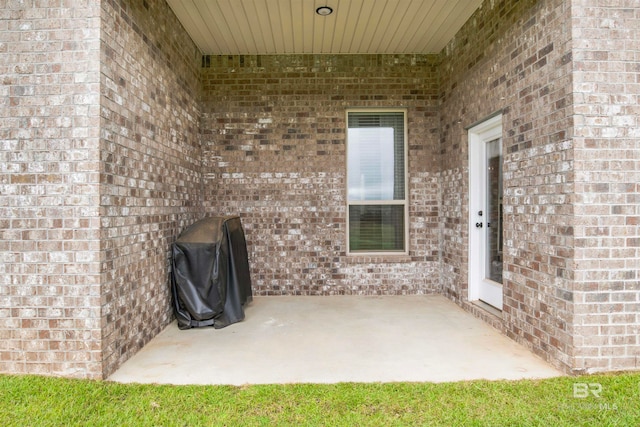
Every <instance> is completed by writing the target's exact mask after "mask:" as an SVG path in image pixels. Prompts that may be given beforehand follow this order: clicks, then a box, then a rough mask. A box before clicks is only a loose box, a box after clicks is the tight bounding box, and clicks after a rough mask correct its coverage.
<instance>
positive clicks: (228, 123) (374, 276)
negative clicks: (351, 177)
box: [202, 55, 439, 295]
mask: <svg viewBox="0 0 640 427" xmlns="http://www.w3.org/2000/svg"><path fill="white" fill-rule="evenodd" d="M208 61H209V67H207V68H204V69H203V81H204V102H203V110H202V111H203V162H204V170H203V172H204V194H205V206H206V210H207V212H208V213H210V214H232V213H233V214H240V215H241V217H242V221H243V224H244V226H245V228H246V232H247V240H248V246H249V254H250V258H251V267H252V277H253V282H254V288H255V291H256V293H257V294H260V295H283V294H306V295H330V294H384V295H386V294H419V293H426V292H434V291H437V290H438V289H439V278H438V274H437V266H438V258H439V255H438V252H439V249H438V220H437V216H438V182H437V175H436V172H437V163H438V158H437V155H436V154H435V149H436V144H437V142H438V115H437V111H438V78H437V67H436V65H437V64H436V62H435V57H433V56H423V55H416V56H412V55H406V56H403V55H399V56H394V55H344V56H341V55H336V56H332V55H283V56H232V57H227V56H223V57H215V56H214V57H209V58H208ZM350 107H381V108H385V107H386V108H396V107H406V108H407V111H408V114H407V117H408V134H409V141H408V144H409V194H410V207H409V215H410V235H411V240H410V243H409V249H410V252H409V255H408V256H403V257H348V256H346V228H345V227H346V200H345V195H346V187H345V186H346V181H345V176H346V175H345V174H346V157H345V154H346V153H345V147H346V145H345V120H346V109H347V108H350Z"/></svg>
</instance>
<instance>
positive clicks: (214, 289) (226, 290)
mask: <svg viewBox="0 0 640 427" xmlns="http://www.w3.org/2000/svg"><path fill="white" fill-rule="evenodd" d="M172 262H173V268H172V270H171V292H172V294H173V305H174V312H175V314H176V318H177V319H178V327H179V328H180V329H189V328H193V327H200V326H213V327H214V328H216V329H219V328H224V327H225V326H228V325H230V324H232V323H236V322H240V321H241V320H243V319H244V309H243V305H244V304H245V303H247V302H250V301H251V300H252V294H251V277H250V276H249V260H248V256H247V244H246V241H245V237H244V230H243V229H242V224H241V222H240V218H239V217H237V216H224V217H211V218H205V219H203V220H200V221H198V222H196V223H194V224H192V225H191V226H189V227H188V228H187V229H186V230H184V231H183V232H182V233H181V234H180V236H179V237H178V239H177V240H176V242H175V243H174V244H173V245H172Z"/></svg>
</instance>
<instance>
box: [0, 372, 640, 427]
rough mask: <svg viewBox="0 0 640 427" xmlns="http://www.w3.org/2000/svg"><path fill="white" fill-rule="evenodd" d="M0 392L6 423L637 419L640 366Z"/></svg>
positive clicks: (2, 384)
mask: <svg viewBox="0 0 640 427" xmlns="http://www.w3.org/2000/svg"><path fill="white" fill-rule="evenodd" d="M596 394H597V395H598V396H596ZM0 396H1V399H0V425H1V426H4V427H8V426H76V425H77V426H137V425H141V426H212V425H227V426H239V425H242V426H259V425H262V426H272V425H295V426H299V425H326V426H340V425H342V426H363V425H372V426H393V425H397V426H405V425H443V426H459V425H477V426H534V425H535V426H540V425H541V426H547V427H555V426H581V425H588V426H639V425H640V373H635V374H617V375H600V376H584V377H563V378H553V379H546V380H525V381H493V382H491V381H470V382H458V383H443V384H431V383H388V384H355V383H343V384H333V385H317V384H300V385H267V386H263V385H255V386H245V387H231V386H166V385H137V384H132V385H128V384H117V383H111V382H105V381H84V380H69V379H62V378H49V377H37V376H10V375H4V376H3V375H0ZM581 396H586V397H581Z"/></svg>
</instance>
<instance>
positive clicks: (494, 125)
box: [468, 114, 502, 310]
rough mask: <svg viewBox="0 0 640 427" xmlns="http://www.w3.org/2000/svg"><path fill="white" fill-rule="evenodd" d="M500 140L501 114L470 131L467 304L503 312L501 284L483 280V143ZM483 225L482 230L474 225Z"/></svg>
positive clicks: (484, 177)
mask: <svg viewBox="0 0 640 427" xmlns="http://www.w3.org/2000/svg"><path fill="white" fill-rule="evenodd" d="M499 138H500V139H502V114H498V115H495V116H493V117H491V118H489V119H487V120H485V121H483V122H481V123H480V124H478V125H475V126H473V127H471V128H470V129H469V277H468V280H469V282H468V283H469V295H468V298H469V301H478V300H482V301H484V302H487V303H489V304H490V305H492V306H493V307H495V308H497V309H499V310H502V285H501V284H498V283H496V282H493V281H491V280H488V279H485V270H484V269H485V265H486V263H485V253H486V249H485V248H486V244H485V232H484V230H485V229H484V227H486V220H485V218H486V216H487V213H486V212H483V214H484V217H481V216H480V215H479V214H478V212H479V211H484V210H485V207H484V206H485V199H486V197H487V195H486V185H485V183H486V180H487V176H486V173H487V172H486V168H485V158H486V151H485V150H486V143H487V142H489V141H493V140H495V139H499ZM478 222H481V223H483V224H484V225H483V228H481V229H479V228H478V227H476V223H478Z"/></svg>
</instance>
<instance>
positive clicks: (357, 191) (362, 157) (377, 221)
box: [347, 110, 408, 253]
mask: <svg viewBox="0 0 640 427" xmlns="http://www.w3.org/2000/svg"><path fill="white" fill-rule="evenodd" d="M405 141H406V114H405V112H404V111H397V110H396V111H378V110H350V111H347V203H348V206H347V211H348V219H347V223H348V225H347V233H348V243H349V253H373V252H375V253H385V252H388V253H406V252H407V216H408V215H407V211H408V209H407V189H406V181H407V180H406V170H407V167H406V165H407V154H406V143H405Z"/></svg>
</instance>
